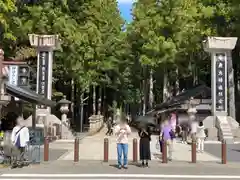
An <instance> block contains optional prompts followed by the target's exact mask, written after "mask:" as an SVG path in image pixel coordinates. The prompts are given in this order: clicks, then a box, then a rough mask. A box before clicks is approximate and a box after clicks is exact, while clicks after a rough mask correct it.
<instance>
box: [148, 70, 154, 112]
mask: <svg viewBox="0 0 240 180" xmlns="http://www.w3.org/2000/svg"><path fill="white" fill-rule="evenodd" d="M153 102H154V95H153V70H152V69H151V70H150V75H149V109H150V110H151V109H152V108H153Z"/></svg>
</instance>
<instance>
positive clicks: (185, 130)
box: [181, 121, 189, 144]
mask: <svg viewBox="0 0 240 180" xmlns="http://www.w3.org/2000/svg"><path fill="white" fill-rule="evenodd" d="M181 127H182V143H183V144H187V137H188V131H189V124H188V122H187V121H184V122H183V123H182V124H181Z"/></svg>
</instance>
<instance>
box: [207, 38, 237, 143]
mask: <svg viewBox="0 0 240 180" xmlns="http://www.w3.org/2000/svg"><path fill="white" fill-rule="evenodd" d="M236 42H237V38H236V37H208V38H207V40H205V41H204V42H203V45H204V50H205V51H206V52H210V53H211V89H212V116H210V117H207V118H206V119H205V120H204V126H205V127H206V125H205V124H206V123H207V125H208V126H209V125H210V124H209V122H211V124H212V127H209V129H208V136H216V133H217V136H218V138H219V140H222V139H224V140H226V142H228V143H232V142H233V134H232V129H236V128H238V126H239V125H238V123H237V122H236V120H235V119H233V118H232V117H230V116H228V91H227V89H228V78H227V76H228V73H227V61H228V59H227V57H228V56H227V55H228V54H229V53H231V51H232V50H233V49H234V48H235V45H236ZM216 128H217V129H216Z"/></svg>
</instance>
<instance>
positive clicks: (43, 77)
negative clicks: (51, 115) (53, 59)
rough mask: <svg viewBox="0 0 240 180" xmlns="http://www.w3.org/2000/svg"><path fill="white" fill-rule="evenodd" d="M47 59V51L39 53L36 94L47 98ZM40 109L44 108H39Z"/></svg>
mask: <svg viewBox="0 0 240 180" xmlns="http://www.w3.org/2000/svg"><path fill="white" fill-rule="evenodd" d="M48 58H49V53H48V52H47V51H41V52H39V68H38V69H39V73H38V74H39V77H38V78H39V79H38V90H37V92H38V94H40V95H42V96H44V97H45V98H47V96H48V94H47V93H48ZM40 108H46V107H44V106H41V107H40Z"/></svg>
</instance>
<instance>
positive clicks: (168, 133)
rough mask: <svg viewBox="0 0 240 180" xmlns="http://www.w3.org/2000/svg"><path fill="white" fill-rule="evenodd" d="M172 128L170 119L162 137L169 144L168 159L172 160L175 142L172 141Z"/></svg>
mask: <svg viewBox="0 0 240 180" xmlns="http://www.w3.org/2000/svg"><path fill="white" fill-rule="evenodd" d="M171 133H172V128H171V126H170V125H169V123H168V120H166V121H165V123H164V125H163V128H162V131H161V134H160V139H162V140H163V141H164V142H166V144H167V149H168V160H169V161H172V151H173V143H172V135H171Z"/></svg>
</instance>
